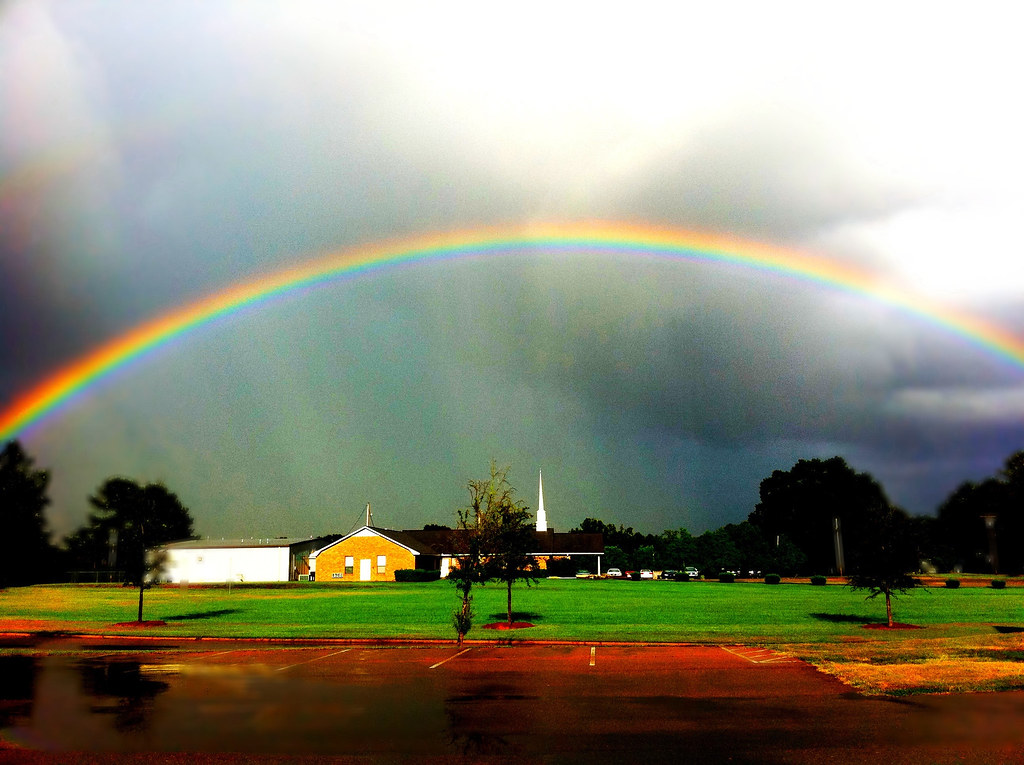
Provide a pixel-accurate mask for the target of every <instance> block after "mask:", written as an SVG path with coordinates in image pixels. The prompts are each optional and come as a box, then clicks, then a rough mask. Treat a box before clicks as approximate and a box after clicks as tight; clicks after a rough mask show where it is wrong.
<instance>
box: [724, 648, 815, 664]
mask: <svg viewBox="0 0 1024 765" xmlns="http://www.w3.org/2000/svg"><path fill="white" fill-rule="evenodd" d="M718 647H719V648H721V649H722V650H723V651H725V652H726V653H731V654H732V655H733V656H739V657H740V658H741V659H746V660H747V661H749V662H750V663H751V664H786V663H792V664H796V663H798V662H799V659H794V658H792V657H791V656H786V655H785V654H781V653H778V652H777V651H773V650H772V649H771V648H746V647H743V646H737V649H738V650H733V649H732V648H729V647H728V646H725V645H720V646H718Z"/></svg>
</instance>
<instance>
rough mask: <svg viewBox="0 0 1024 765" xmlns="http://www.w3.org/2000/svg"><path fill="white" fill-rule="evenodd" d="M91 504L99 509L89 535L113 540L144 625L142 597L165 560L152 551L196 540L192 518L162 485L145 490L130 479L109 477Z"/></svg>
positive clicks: (91, 516) (91, 519)
mask: <svg viewBox="0 0 1024 765" xmlns="http://www.w3.org/2000/svg"><path fill="white" fill-rule="evenodd" d="M89 502H90V504H92V506H93V507H94V508H95V510H94V511H93V512H92V513H90V515H89V522H88V523H89V527H91V531H90V532H89V534H88V535H87V536H89V537H91V538H93V539H97V538H99V539H102V538H103V537H107V538H108V539H110V540H112V541H114V547H115V552H116V565H117V567H119V568H120V569H121V570H123V571H124V574H125V583H126V584H133V585H138V587H139V615H138V620H139V621H140V622H141V621H142V601H143V593H144V592H145V590H146V588H147V587H148V585H149V582H150V580H151V579H152V578H153V576H154V575H155V574H157V573H158V572H159V571H160V569H161V568H162V565H163V561H162V560H161V556H159V555H157V554H154V553H152V552H151V550H152V548H155V547H157V546H158V545H162V544H166V543H167V542H173V541H177V540H181V539H188V538H190V537H192V533H193V532H192V524H193V521H192V516H191V514H190V513H189V510H188V508H186V507H185V506H184V505H182V504H181V501H180V500H179V499H178V497H177V496H176V495H175V494H174V493H173V492H171V491H169V490H168V489H167V488H166V487H165V486H163V485H162V484H159V483H156V484H152V483H151V484H146V485H145V486H141V485H139V484H138V483H136V482H135V481H132V480H129V479H127V478H108V479H107V480H106V481H105V482H104V483H103V485H102V486H100V487H99V489H98V490H97V491H96V493H95V494H94V495H93V496H91V497H89Z"/></svg>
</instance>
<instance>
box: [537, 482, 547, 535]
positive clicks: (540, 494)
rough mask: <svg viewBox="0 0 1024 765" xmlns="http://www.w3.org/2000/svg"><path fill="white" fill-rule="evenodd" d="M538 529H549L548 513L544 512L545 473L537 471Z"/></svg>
mask: <svg viewBox="0 0 1024 765" xmlns="http://www.w3.org/2000/svg"><path fill="white" fill-rule="evenodd" d="M537 476H538V481H539V484H538V486H537V531H547V530H548V514H547V513H545V512H544V474H543V472H541V471H537Z"/></svg>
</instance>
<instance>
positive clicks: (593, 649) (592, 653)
mask: <svg viewBox="0 0 1024 765" xmlns="http://www.w3.org/2000/svg"><path fill="white" fill-rule="evenodd" d="M595 664H597V646H596V645H592V646H590V666H591V667H593V666H594V665H595Z"/></svg>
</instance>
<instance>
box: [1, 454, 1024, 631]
mask: <svg viewBox="0 0 1024 765" xmlns="http://www.w3.org/2000/svg"><path fill="white" fill-rule="evenodd" d="M495 471H496V468H493V466H492V474H491V476H490V477H489V478H488V479H486V480H484V481H479V482H476V484H477V485H476V488H475V491H476V492H477V493H476V494H475V495H474V494H473V491H474V489H473V483H472V482H471V500H472V502H471V506H474V507H475V506H476V505H477V504H478V503H482V504H480V508H482V509H483V510H487V508H488V504H487V503H488V502H491V503H492V504H493V505H494V507H496V508H497V507H503V508H504V509H503V510H502V511H501V512H502V513H505V515H506V516H508V517H511V515H510V514H512V515H515V517H517V518H518V517H519V516H524V517H525V516H528V513H527V512H526V508H525V506H523V505H522V503H519V502H518V501H517V500H515V499H514V497H513V496H511V495H506V496H504V499H502V495H501V493H500V492H501V491H504V490H505V489H507V488H508V486H507V481H505V473H504V472H501V471H497V472H495ZM49 482H50V472H49V471H48V470H45V469H39V468H37V467H36V466H35V462H34V460H33V459H32V458H31V457H30V456H29V455H28V454H27V453H26V452H25V451H24V449H23V448H22V446H21V444H20V443H19V442H18V441H16V440H15V441H10V442H8V443H7V444H6V445H5V446H4V448H3V450H2V452H0V524H2V528H3V529H4V530H5V532H6V535H7V539H8V540H9V541H10V544H9V547H8V553H7V554H6V555H5V556H3V557H2V559H0V587H6V586H14V585H23V584H32V583H36V582H44V581H55V580H62V581H63V580H66V579H67V578H68V577H69V576H70V572H76V571H77V572H83V571H85V572H95V573H96V575H97V576H99V575H100V574H101V573H103V572H108V571H111V570H114V571H121V572H123V573H122V576H123V577H125V578H127V579H128V580H138V579H142V578H144V574H145V570H144V569H145V567H146V566H147V565H150V563H151V562H150V563H147V562H146V559H145V555H144V552H143V551H144V550H145V549H146V548H151V547H155V546H157V545H160V544H163V543H165V542H169V541H174V540H178V539H186V538H189V537H191V536H193V520H192V516H191V513H190V512H189V510H188V508H186V507H184V506H183V505H182V504H181V502H180V501H179V499H178V497H177V496H176V495H175V494H174V493H173V492H171V491H170V490H169V489H167V488H166V487H165V486H163V485H161V484H159V483H157V484H140V483H138V482H136V481H133V480H131V479H128V478H121V477H113V478H108V479H107V480H106V481H104V482H103V483H102V484H100V486H99V487H98V488H97V489H96V491H95V492H94V493H93V494H92V495H91V496H90V497H89V504H90V506H91V511H90V513H89V516H88V518H87V520H86V522H85V523H84V524H83V525H82V526H81V527H80V528H79V529H77V530H76V531H75V532H74V533H72V534H71V535H69V536H68V537H67V538H66V539H65V540H64V541H63V544H62V545H57V544H54V543H53V541H52V539H51V536H52V535H51V532H50V530H49V527H48V524H47V522H46V518H45V510H46V507H47V506H48V505H49V501H50V500H49V497H48V494H47V491H48V487H49ZM495 486H497V487H501V488H500V490H499V489H495V488H494V487H495ZM488 487H490V488H488ZM495 491H497V492H498V493H497V494H495V493H494V492H495ZM489 492H490V493H489ZM759 499H760V501H759V502H758V503H757V505H756V506H755V507H754V509H753V510H752V512H751V513H750V514H749V516H748V517H747V519H746V520H745V521H742V522H740V523H729V524H726V525H725V526H722V527H721V528H718V529H714V530H709V531H706V532H704V533H703V534H700V535H699V536H693V535H691V534H690V532H689V531H688V530H686V529H685V528H680V529H670V530H666V531H663V532H662V533H661V534H657V535H655V534H646V533H642V532H638V531H634V529H633V528H631V527H624V526H622V525H621V524H620V525H619V526H615V525H613V524H608V523H604V522H603V521H601V520H599V519H596V518H586V519H585V520H584V521H583V522H582V523H580V524H579V526H577V527H576V528H575V529H574V530H576V531H582V532H599V533H601V534H603V535H604V541H605V556H604V562H603V565H604V567H605V568H608V567H611V566H617V567H619V568H622V569H624V570H625V569H642V568H651V569H672V568H674V569H682V568H684V567H685V566H695V567H697V568H698V569H700V570H701V571H702V572H704V573H710V574H712V575H715V574H717V573H718V572H719V571H741V572H748V571H760V572H765V573H767V572H772V573H778V574H780V575H783V576H791V575H792V576H795V575H801V576H802V575H812V574H826V573H842V574H844V575H854V574H857V573H858V572H859V571H861V570H863V569H864V568H865V565H866V556H868V555H869V554H870V555H872V556H873V555H874V554H875V552H874V551H875V549H876V547H877V545H874V544H869V542H873V541H875V540H877V538H878V534H879V529H883V528H884V529H885V530H886V533H887V534H888V535H889V536H890V538H891V539H892V540H894V542H898V543H899V546H900V548H901V550H903V551H904V553H905V555H906V556H907V557H909V558H912V559H913V561H914V565H913V566H912V567H911V568H910V569H908V570H918V568H919V567H921V566H932V567H934V569H935V570H937V571H965V572H979V573H999V574H1018V573H1021V572H1022V571H1024V545H1022V540H1024V451H1018V452H1015V453H1013V454H1011V455H1010V456H1009V457H1008V458H1007V459H1006V461H1005V463H1004V465H1003V467H1002V468H1001V469H1000V470H999V471H998V472H997V473H996V474H995V475H993V476H991V477H989V478H986V479H984V480H982V481H979V482H971V481H967V482H964V483H962V484H961V485H960V486H958V487H957V488H956V490H955V491H953V493H952V494H950V496H949V497H948V498H947V499H946V500H945V501H943V503H942V504H941V505H940V506H939V508H938V512H937V514H936V515H935V516H911V515H909V514H907V513H906V512H904V511H903V510H901V509H900V508H898V507H894V506H893V505H892V503H891V502H890V501H889V499H888V498H887V496H886V494H885V492H884V490H883V488H882V486H881V485H880V484H879V483H878V482H877V481H876V480H875V479H874V478H873V477H872V476H870V475H869V474H867V473H862V472H857V471H855V470H854V469H853V468H851V467H850V466H849V465H848V464H847V463H846V461H845V460H844V459H842V458H841V457H832V458H830V459H808V460H799V461H798V462H797V463H796V464H795V465H793V467H792V468H790V469H789V470H776V471H774V472H773V473H772V474H771V476H769V477H767V478H765V479H764V480H763V481H761V485H760V498H759ZM499 500H500V501H499ZM492 516H493V517H499V516H500V513H499V512H498V511H497V510H495V511H494V513H487V512H484V513H481V514H478V513H477V511H476V510H474V512H473V514H472V515H471V516H469V517H461V518H460V523H461V524H462V525H463V527H464V528H465V527H472V526H473V524H474V523H475V521H476V519H477V518H478V517H481V518H483V517H492ZM520 525H521V524H520ZM574 565H575V564H574ZM140 572H141V573H140ZM510 612H511V609H510Z"/></svg>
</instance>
